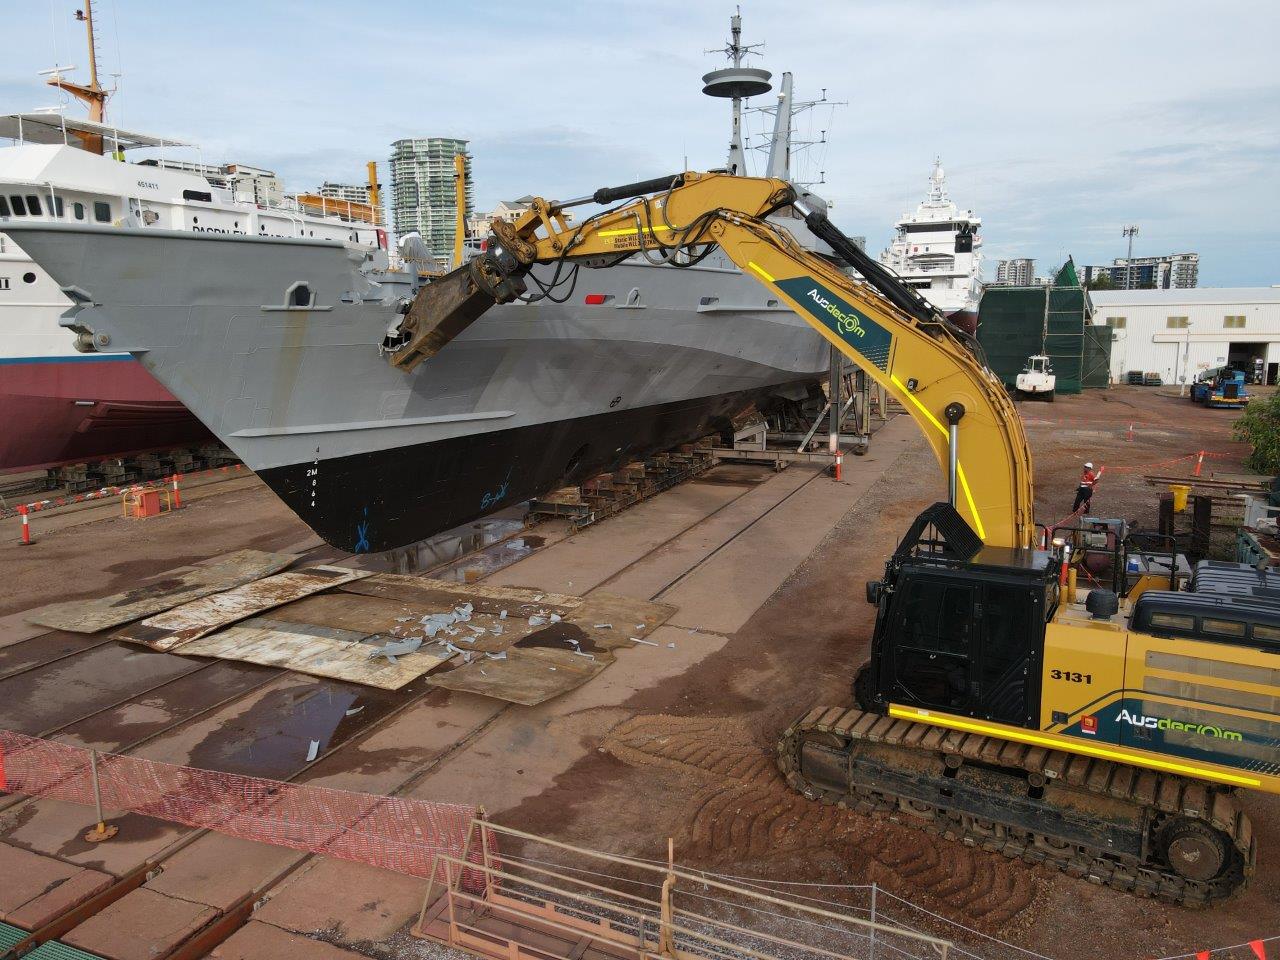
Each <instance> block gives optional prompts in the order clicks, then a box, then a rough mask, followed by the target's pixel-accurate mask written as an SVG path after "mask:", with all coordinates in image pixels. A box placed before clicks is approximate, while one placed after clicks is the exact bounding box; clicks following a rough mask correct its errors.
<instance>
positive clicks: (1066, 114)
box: [0, 0, 1280, 286]
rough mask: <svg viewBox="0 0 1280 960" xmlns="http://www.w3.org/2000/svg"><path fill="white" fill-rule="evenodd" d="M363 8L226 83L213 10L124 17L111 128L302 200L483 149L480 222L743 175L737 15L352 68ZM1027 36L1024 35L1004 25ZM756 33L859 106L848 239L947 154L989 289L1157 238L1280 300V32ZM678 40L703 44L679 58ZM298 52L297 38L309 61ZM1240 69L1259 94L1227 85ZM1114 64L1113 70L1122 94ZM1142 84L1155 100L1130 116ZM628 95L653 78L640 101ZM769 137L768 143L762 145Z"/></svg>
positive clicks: (886, 233) (844, 198)
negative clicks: (734, 63) (485, 86)
mask: <svg viewBox="0 0 1280 960" xmlns="http://www.w3.org/2000/svg"><path fill="white" fill-rule="evenodd" d="M74 9H75V4H74V3H70V2H63V0H46V2H44V3H39V4H31V5H28V6H27V7H24V8H20V9H16V10H14V11H11V12H10V26H11V29H12V30H13V31H15V35H21V36H23V37H24V38H26V40H27V42H26V43H24V44H22V45H15V47H14V48H13V49H11V50H10V51H8V53H7V55H6V58H5V60H4V62H3V64H0V97H3V100H4V103H5V107H6V109H7V110H8V111H10V112H14V111H20V110H30V109H33V108H39V107H45V106H50V105H53V104H55V103H57V101H58V95H57V94H56V92H55V91H53V90H50V89H48V88H46V87H44V85H43V83H42V80H41V78H40V77H38V76H37V75H36V73H37V71H39V70H44V69H48V68H49V67H51V66H53V65H54V62H55V61H56V62H60V63H62V64H68V63H70V64H78V65H79V66H80V67H81V69H80V70H79V71H77V72H76V73H75V74H73V76H76V77H79V78H82V79H83V78H84V76H85V75H86V70H85V69H84V67H85V66H86V62H85V53H84V41H83V28H82V27H81V26H80V25H79V24H77V23H76V22H75V21H74V20H73V13H74ZM343 9H344V8H342V7H340V6H339V5H338V4H336V3H330V2H323V0H322V2H316V3H312V4H308V5H306V6H305V7H303V6H295V5H285V6H267V7H265V8H264V7H262V6H260V5H259V6H253V7H250V6H249V5H248V4H245V3H243V2H241V0H229V2H228V3H227V4H225V5H224V7H223V8H222V10H223V14H224V15H225V17H226V22H240V21H241V17H242V15H243V18H246V19H245V21H244V22H249V21H250V20H251V21H252V22H255V23H257V24H259V26H261V27H263V29H259V30H256V31H253V32H250V33H247V34H237V35H236V37H235V38H234V50H235V56H234V58H230V59H228V57H227V51H228V50H229V49H231V45H232V40H231V39H229V38H225V37H224V35H223V34H222V33H221V32H220V31H218V30H212V31H210V30H205V29H203V27H204V26H205V25H206V24H207V22H208V21H207V17H204V16H202V15H201V14H200V13H199V11H198V9H197V8H193V7H188V6H186V5H168V4H157V3H148V2H142V0H100V3H99V4H97V5H95V11H96V13H97V16H98V20H99V24H100V26H99V32H100V38H101V49H100V51H99V54H100V55H99V60H100V63H101V65H102V66H101V71H102V74H103V78H104V81H105V80H108V78H109V75H110V74H112V73H120V72H123V74H124V76H123V78H122V80H121V83H120V86H121V89H120V93H119V95H118V96H117V97H116V98H115V100H114V102H113V103H112V104H111V106H110V107H109V118H110V119H111V120H112V121H113V122H115V123H117V124H119V125H121V126H122V127H125V128H129V129H136V130H141V131H146V132H150V133H157V134H163V135H167V136H172V137H176V138H179V139H186V140H191V141H194V142H197V143H200V144H201V145H202V149H201V152H200V154H199V156H201V157H202V158H203V159H204V160H205V161H206V162H217V161H225V160H230V161H239V162H243V163H249V164H253V165H255V166H263V167H268V168H271V169H273V170H276V171H277V172H278V173H280V175H281V176H282V178H283V179H284V182H285V184H286V187H287V188H288V189H289V190H291V191H297V190H303V189H312V188H315V187H316V186H318V185H319V184H320V183H322V182H324V181H326V180H329V181H338V182H357V183H358V182H360V181H361V180H362V179H363V178H362V173H363V169H364V164H365V162H366V161H368V160H376V161H377V162H378V164H379V170H380V176H381V180H382V182H383V184H384V186H386V185H389V183H390V169H389V166H388V161H389V158H390V155H391V144H392V142H394V141H395V140H398V139H402V138H407V137H437V136H438V137H456V138H459V139H466V140H469V141H470V144H471V146H470V149H471V152H472V154H473V156H474V158H475V161H474V177H475V199H476V207H477V209H480V210H485V209H491V208H492V207H493V206H495V205H496V204H497V202H498V201H500V200H510V199H513V198H515V197H519V196H523V195H525V194H529V193H535V194H541V195H546V196H552V197H555V196H562V197H563V196H577V195H581V194H583V193H587V192H590V191H591V190H593V189H594V188H596V187H598V186H602V185H607V184H611V183H617V182H624V181H627V180H633V179H643V178H648V177H652V176H655V175H659V174H662V173H666V172H671V171H674V170H677V169H679V168H680V167H681V166H682V164H683V161H684V158H685V157H688V160H689V163H690V165H691V166H692V167H694V168H695V169H696V168H708V167H714V166H718V165H720V164H722V163H723V162H724V154H725V148H726V146H727V143H728V137H729V117H728V109H727V105H726V104H724V103H723V102H719V101H715V100H712V99H710V98H707V97H703V96H702V95H701V93H700V92H699V91H700V87H701V83H700V81H701V76H702V74H703V73H705V72H707V71H709V70H712V69H715V68H717V67H719V66H722V65H723V61H722V58H720V57H717V56H715V55H709V54H706V53H704V51H705V50H707V49H711V48H715V47H719V46H721V45H722V43H723V41H724V39H725V38H726V36H727V20H728V17H729V15H730V14H731V13H732V12H733V4H732V3H725V4H703V5H698V6H696V7H689V6H688V5H677V4H675V3H672V2H667V0H655V2H654V3H649V4H645V5H640V4H634V3H624V2H612V3H610V2H602V3H594V4H584V3H570V4H563V5H557V6H552V5H541V6H537V7H529V6H527V5H522V4H517V3H514V2H496V3H492V4H488V5H485V6H484V7H483V8H479V7H476V8H472V7H469V6H465V7H460V8H457V9H454V8H448V9H446V8H441V9H438V10H435V11H433V12H432V13H431V15H430V16H429V17H428V16H425V15H422V14H421V12H420V9H419V8H415V7H412V6H410V5H407V4H399V3H391V4H389V5H388V6H387V8H386V9H384V10H383V11H382V13H381V15H380V16H379V17H378V18H376V19H375V20H370V21H364V20H356V21H345V20H344V23H345V26H344V31H345V36H346V37H347V43H346V45H345V46H344V47H343V49H342V51H340V50H339V49H338V48H336V47H335V46H334V45H333V44H332V43H329V42H327V40H328V39H331V37H330V36H329V33H328V31H329V30H330V29H331V27H330V24H331V21H332V19H333V16H337V15H339V14H340V13H341V11H342V10H343ZM1012 10H1017V11H1019V14H1018V16H1017V17H1010V16H1005V15H1004V14H1005V13H1008V12H1009V11H1012ZM250 11H252V14H251V13H250ZM655 11H656V12H655ZM1091 11H1092V13H1097V14H1098V16H1097V17H1095V16H1093V15H1092V13H1091ZM1156 12H1158V13H1159V15H1158V16H1157V15H1154V14H1155V13H1156ZM742 14H743V18H744V39H746V40H748V41H753V42H755V41H765V43H766V46H765V47H764V49H763V54H764V55H763V56H762V57H758V58H753V59H752V61H751V65H753V66H763V67H766V68H767V69H769V70H771V71H773V73H774V82H775V87H776V85H777V83H778V82H779V81H780V79H781V74H782V72H783V71H787V70H791V71H794V73H795V83H796V90H797V95H799V96H817V95H819V92H820V90H822V89H823V88H825V89H826V92H827V95H828V96H829V97H830V98H832V99H833V100H844V101H848V102H849V105H848V106H847V107H843V108H841V109H839V110H837V111H836V112H835V113H834V116H833V117H830V118H828V117H827V116H826V115H822V116H818V115H816V114H814V115H811V116H810V117H807V118H806V119H805V120H804V121H803V122H804V123H806V124H808V123H810V122H813V123H821V124H823V125H824V126H823V127H822V129H825V130H826V137H827V143H826V145H825V147H820V148H816V149H814V150H811V151H809V152H808V153H807V154H805V155H804V156H803V157H802V158H801V160H800V162H799V164H798V167H799V169H797V171H796V173H795V175H796V178H797V179H816V177H817V174H818V171H825V174H826V181H827V182H826V183H825V184H824V185H822V186H820V187H819V188H818V191H819V192H820V193H822V194H823V195H824V196H826V197H828V198H829V199H830V200H832V201H833V204H834V206H833V209H832V216H833V219H834V220H835V221H836V222H837V223H838V224H839V225H840V226H841V227H842V228H844V229H845V230H846V231H848V232H851V233H857V234H865V235H867V237H868V247H869V249H870V250H871V251H872V252H873V253H878V252H879V251H880V250H881V249H883V248H884V247H885V246H886V245H887V243H888V241H889V239H890V236H891V234H892V225H893V222H894V220H895V219H897V217H898V216H900V215H901V214H902V213H903V212H904V211H907V210H910V209H913V208H914V206H915V204H916V203H918V202H919V200H920V199H921V198H922V197H923V195H924V192H925V188H926V185H927V179H928V175H929V172H930V168H931V164H932V160H933V157H934V156H935V155H941V157H942V159H943V162H944V164H945V165H946V168H947V173H948V187H949V190H950V192H951V195H952V197H953V198H954V199H955V200H956V201H957V202H958V203H959V204H960V205H961V206H962V207H966V208H972V209H973V210H974V211H975V212H976V213H977V214H979V215H980V216H982V218H983V220H984V227H983V235H984V241H985V242H984V247H983V252H984V255H985V257H986V260H987V269H986V275H987V276H988V277H990V276H993V275H994V264H995V262H996V261H997V260H1000V259H1011V258H1014V257H1022V256H1026V257H1032V258H1034V259H1035V260H1036V261H1037V262H1038V264H1039V265H1041V266H1042V268H1043V269H1046V270H1047V269H1048V268H1049V267H1051V266H1053V265H1055V264H1058V263H1061V262H1062V261H1063V260H1065V259H1066V257H1067V256H1068V255H1071V256H1073V257H1074V259H1075V261H1076V262H1077V263H1109V262H1110V261H1111V260H1113V259H1114V258H1115V257H1117V256H1123V255H1124V254H1125V252H1126V251H1125V241H1124V238H1123V237H1122V236H1121V227H1122V226H1123V225H1124V224H1126V223H1140V224H1141V225H1142V233H1141V234H1140V236H1139V237H1138V240H1137V243H1136V244H1135V248H1134V255H1135V256H1148V255H1159V254H1164V253H1167V252H1169V251H1173V250H1196V251H1198V252H1199V253H1200V257H1201V262H1200V267H1201V271H1200V283H1201V285H1207V286H1241V285H1269V284H1272V283H1280V275H1278V272H1277V271H1276V269H1275V264H1276V263H1277V262H1280V256H1277V254H1280V239H1278V238H1277V236H1276V231H1275V229H1274V227H1267V226H1266V224H1268V223H1274V222H1275V221H1276V219H1277V218H1278V217H1280V199H1278V198H1277V196H1276V191H1268V190H1265V189H1262V187H1261V186H1260V185H1262V184H1265V182H1267V180H1266V178H1267V177H1268V176H1269V171H1270V168H1271V167H1272V166H1274V163H1275V160H1276V159H1277V157H1280V133H1278V131H1280V122H1277V121H1280V66H1278V65H1276V64H1275V62H1274V60H1273V58H1271V56H1270V52H1269V51H1268V50H1267V49H1266V47H1267V43H1268V39H1267V38H1268V37H1269V36H1271V35H1272V34H1273V32H1274V30H1272V29H1267V24H1268V23H1269V24H1270V25H1271V26H1272V27H1274V26H1277V25H1280V13H1278V12H1277V10H1276V9H1275V8H1273V7H1271V6H1268V5H1265V4H1262V3H1249V2H1243V0H1237V2H1227V3H1224V4H1222V5H1220V7H1219V8H1217V9H1215V11H1214V12H1213V13H1212V14H1209V13H1208V12H1206V11H1204V9H1203V8H1202V7H1200V6H1196V5H1193V4H1191V3H1173V4H1165V5H1160V6H1158V7H1157V6H1156V5H1155V4H1149V3H1133V4H1128V5H1122V6H1119V7H1117V6H1115V5H1105V4H1101V3H1084V4H1082V5H1080V7H1079V9H1078V10H1077V15H1074V16H1073V17H1072V18H1071V28H1072V29H1073V30H1076V31H1078V32H1077V33H1068V32H1064V31H1065V28H1064V27H1063V25H1062V23H1061V22H1060V21H1061V16H1062V15H1061V12H1060V10H1058V9H1056V8H1052V7H1049V6H1047V5H1046V6H1040V5H1020V6H1019V5H1012V4H1009V3H1003V2H1001V3H997V2H979V3H974V4H968V5H965V6H964V7H963V8H951V7H948V6H943V5H939V4H936V3H932V2H926V0H911V2H904V3H888V2H867V3H860V4H857V5H851V4H845V3H839V2H825V3H824V2H817V3H815V4H813V5H812V8H811V9H807V10H806V23H810V24H811V23H815V22H821V23H823V24H824V29H823V30H821V31H815V30H812V29H808V28H806V29H799V28H798V26H797V24H796V22H795V20H794V8H793V7H790V6H788V5H787V4H785V3H778V2H767V3H766V2H748V3H745V4H743V10H742ZM1104 14H1105V15H1104ZM655 20H660V21H661V22H664V23H670V22H675V21H678V22H679V24H680V29H679V30H678V31H675V32H674V35H673V33H672V32H671V31H668V30H661V31H654V30H653V28H652V25H653V23H654V22H655ZM273 23H277V24H278V25H279V26H280V27H281V30H282V31H283V32H281V31H276V30H273V29H268V28H269V27H270V25H271V24H273ZM1091 24H1094V25H1096V24H1105V29H1095V28H1094V26H1090V25H1091ZM286 25H287V29H285V27H286ZM495 30H498V31H500V32H501V36H502V37H503V38H506V39H509V38H511V37H519V38H520V41H519V42H520V43H521V44H522V45H531V46H544V47H546V48H547V49H548V50H550V51H552V53H551V54H550V55H548V56H546V57H538V58H534V59H528V58H514V57H513V58H512V59H511V60H510V61H506V60H504V59H503V56H502V54H501V53H499V52H493V53H490V52H488V51H489V50H490V49H492V50H493V51H501V50H503V49H505V48H506V47H507V44H506V43H505V39H504V43H502V44H494V45H493V46H492V47H486V46H485V45H484V44H483V43H481V42H479V41H478V40H477V38H483V37H486V36H490V35H492V34H493V33H494V31H495ZM281 35H287V36H289V37H290V38H291V42H290V44H289V45H288V56H287V57H284V58H282V57H281V56H280V54H281V52H282V48H281V46H280V43H279V41H278V39H277V38H278V37H279V36H281ZM673 36H674V37H675V38H676V39H673ZM353 50H358V51H360V52H361V59H360V64H359V65H354V64H350V63H348V64H346V65H345V66H344V65H343V63H342V61H341V60H340V59H339V57H340V56H341V55H342V54H343V51H346V52H350V51H353ZM405 50H413V51H414V53H413V54H412V55H411V56H408V55H406V54H404V53H403V51H405ZM380 51H385V53H381V52H380ZM568 51H571V53H570V52H568ZM960 54H963V55H960ZM1082 56H1083V58H1084V59H1083V60H1082ZM1227 62H1230V63H1243V64H1247V65H1248V66H1249V69H1248V70H1244V71H1223V70H1221V69H1219V68H1218V65H1220V64H1222V63H1227ZM504 64H505V66H504ZM1089 64H1093V65H1094V66H1092V67H1091V66H1089ZM1104 64H1113V65H1115V69H1110V68H1109V69H1105V70H1101V69H1096V67H1097V66H1099V65H1104ZM479 67H482V68H483V69H482V70H481V72H482V74H483V75H486V76H509V77H511V78H513V81H514V82H513V83H512V84H511V86H510V88H509V89H511V90H512V91H513V92H514V94H515V96H514V97H513V98H512V99H511V101H510V102H509V103H507V104H505V105H504V106H501V107H499V108H498V109H492V108H491V106H486V107H485V108H484V109H480V108H479V104H478V101H477V96H478V93H477V89H478V88H477V86H476V82H475V81H476V77H477V73H476V71H477V69H478V68H479ZM1121 70H1122V71H1123V73H1124V74H1125V75H1127V76H1132V77H1136V78H1138V80H1139V82H1137V83H1135V84H1132V85H1129V86H1127V87H1126V88H1125V90H1126V92H1125V93H1124V94H1123V95H1121V94H1119V93H1118V92H1117V91H1118V90H1119V89H1120V87H1119V85H1118V84H1117V81H1116V75H1117V72H1118V71H1121ZM517 71H518V72H517ZM619 77H636V78H639V79H638V82H637V83H635V84H634V85H633V87H631V88H628V85H627V84H621V83H618V82H617V78H619ZM415 78H417V79H415ZM516 78H518V81H517V80H516ZM602 78H608V80H609V82H607V83H606V82H601V81H602ZM1012 78H1017V82H1018V83H1019V85H1020V86H1021V87H1023V89H1024V95H1025V98H1026V100H1027V101H1028V102H1031V103H1033V104H1034V105H1035V106H1034V107H1033V108H1032V109H1031V110H1029V111H1027V113H1026V115H1025V116H1019V117H1018V118H1016V119H1014V120H1010V119H1008V118H1007V117H1006V115H1005V114H1004V112H1003V111H1002V109H1001V108H1000V107H999V102H1000V97H1001V95H1002V91H1005V92H1007V87H1008V84H1009V83H1011V82H1013V80H1012ZM427 89H429V90H430V92H431V95H430V96H424V95H423V91H424V90H427ZM521 94H523V96H520V95H521ZM771 96H772V94H770V95H766V96H764V97H759V98H756V100H755V101H753V103H754V104H755V105H765V104H766V103H767V102H769V101H770V97H771ZM68 113H69V115H72V116H76V115H79V110H78V108H77V107H75V106H72V107H70V108H69V111H68ZM903 117H913V118H916V119H913V120H912V121H911V122H910V123H906V122H904V121H903ZM921 118H923V119H921ZM759 127H760V118H759V117H756V118H754V119H753V120H749V122H748V129H749V131H750V132H752V133H755V134H756V135H757V136H758V133H759ZM800 133H801V134H802V135H803V136H804V137H805V138H816V137H810V134H815V135H816V134H817V133H818V131H817V130H814V131H809V130H807V129H806V130H801V131H800ZM179 153H180V158H181V152H179ZM192 159H194V157H192ZM748 162H749V164H753V165H754V171H753V172H758V170H759V169H760V168H761V167H762V165H763V159H762V158H761V157H759V156H758V155H756V156H752V157H749V158H748Z"/></svg>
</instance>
